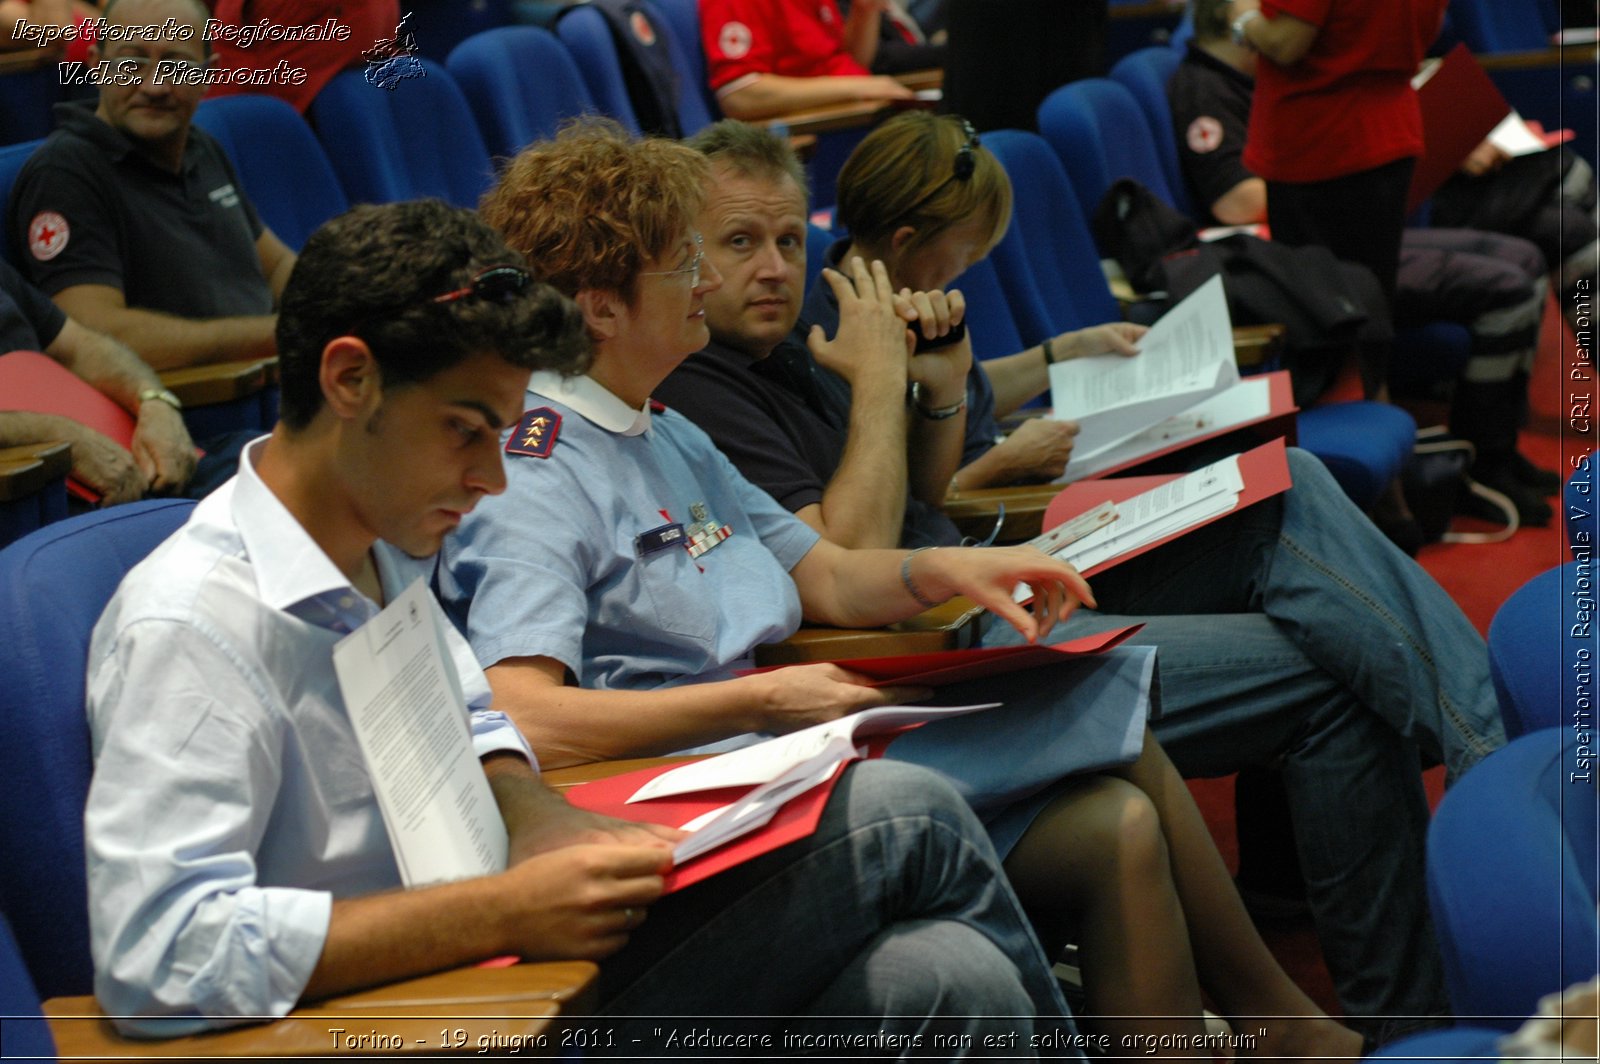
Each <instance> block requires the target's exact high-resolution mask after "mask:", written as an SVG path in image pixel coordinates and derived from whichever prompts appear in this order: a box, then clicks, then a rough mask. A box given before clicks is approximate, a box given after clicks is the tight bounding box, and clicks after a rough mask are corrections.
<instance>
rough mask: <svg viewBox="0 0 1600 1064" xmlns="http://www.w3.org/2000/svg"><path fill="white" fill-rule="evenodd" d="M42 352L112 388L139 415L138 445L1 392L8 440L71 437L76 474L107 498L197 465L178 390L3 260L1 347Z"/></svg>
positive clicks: (184, 478)
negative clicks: (15, 403)
mask: <svg viewBox="0 0 1600 1064" xmlns="http://www.w3.org/2000/svg"><path fill="white" fill-rule="evenodd" d="M10 351H42V352H44V353H45V354H47V355H49V356H50V357H51V358H53V359H55V360H56V361H57V362H59V363H61V364H62V365H63V366H65V367H66V368H67V369H69V370H71V371H72V372H73V373H74V374H76V375H77V376H78V377H80V378H82V379H83V380H84V381H85V382H86V383H87V384H89V385H91V386H92V387H94V388H95V390H97V391H100V392H103V393H105V395H107V396H108V397H109V398H111V399H112V400H113V401H115V402H116V404H117V405H118V406H120V407H122V408H123V409H125V410H127V411H128V412H129V413H130V414H132V415H133V416H134V417H135V418H136V419H137V422H136V424H135V427H134V432H133V445H132V447H131V448H124V447H123V446H122V445H121V444H119V443H117V442H116V441H114V440H111V439H109V438H108V437H106V436H103V435H101V434H100V433H99V432H96V431H95V430H94V429H91V428H89V427H88V426H86V425H83V424H80V423H78V422H76V421H74V420H72V419H71V418H68V417H62V416H60V415H57V414H38V413H33V412H31V411H27V410H17V409H8V407H10V406H11V405H12V403H11V399H10V397H8V396H6V395H4V394H0V447H14V446H17V445H19V444H25V443H44V442H47V441H51V440H63V441H65V442H67V443H69V444H71V445H72V475H73V476H74V477H75V478H76V479H78V480H80V481H82V482H83V483H84V484H87V485H88V486H89V487H91V488H93V489H94V490H95V491H97V492H99V493H100V495H101V498H102V499H103V501H104V502H105V503H106V504H111V503H118V502H128V501H130V500H133V499H137V498H139V497H140V496H141V495H143V494H144V493H145V492H147V491H152V492H163V493H164V492H172V491H177V490H178V489H180V488H182V487H183V486H184V485H185V484H186V483H187V482H188V480H189V478H190V475H191V474H192V473H193V472H194V468H195V453H194V444H193V442H191V441H190V439H189V432H188V430H187V429H186V428H184V424H183V418H182V417H181V416H180V415H179V413H178V409H177V407H176V406H174V405H173V400H172V398H171V395H172V393H171V392H168V391H167V390H166V389H165V388H164V387H162V384H161V380H160V378H158V377H157V376H156V375H155V373H154V372H153V371H152V370H151V369H150V367H149V366H147V365H145V364H144V363H143V362H141V361H139V356H138V355H135V354H134V353H133V352H132V351H130V350H128V349H127V348H126V347H124V346H122V345H121V344H119V343H118V342H117V341H115V340H113V339H111V338H110V337H109V336H104V335H102V334H100V333H97V332H95V331H93V330H91V329H86V328H84V327H83V326H82V325H79V324H78V323H77V322H75V321H73V320H72V319H71V318H69V317H67V315H66V314H64V313H63V312H62V311H61V309H60V308H59V307H57V306H56V305H55V304H54V303H52V302H50V300H49V299H47V298H46V297H45V295H44V293H42V292H40V291H39V290H38V289H37V288H34V287H33V286H32V285H31V284H29V283H28V282H27V281H25V280H23V279H22V275H21V274H19V273H17V271H16V270H14V269H12V268H11V267H10V266H9V265H7V264H6V263H4V262H0V354H4V353H6V352H10Z"/></svg>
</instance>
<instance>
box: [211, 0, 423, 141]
mask: <svg viewBox="0 0 1600 1064" xmlns="http://www.w3.org/2000/svg"><path fill="white" fill-rule="evenodd" d="M212 14H213V16H214V17H215V18H216V19H218V20H219V21H220V22H222V23H223V24H224V25H225V26H238V27H242V28H244V29H247V30H253V31H254V32H253V34H252V36H249V37H245V36H242V35H235V34H229V33H224V34H222V35H220V36H218V37H217V38H216V39H215V40H213V41H212V50H213V51H214V52H215V53H216V63H217V65H218V66H219V67H221V68H223V69H225V70H232V69H238V68H244V69H249V70H280V69H287V68H295V69H297V70H303V71H304V72H305V81H304V82H303V83H301V84H299V85H296V84H293V83H292V82H288V81H278V80H276V79H275V80H273V81H272V82H271V83H269V84H265V85H241V84H218V85H213V86H212V87H211V88H210V90H208V92H207V95H209V96H231V95H233V94H235V93H241V92H251V93H265V94H267V95H269V96H276V97H278V98H279V99H280V100H285V101H287V102H288V103H290V104H292V105H293V106H294V109H295V110H297V111H300V112H301V113H304V112H305V109H306V108H307V107H309V106H311V101H312V100H313V99H314V98H315V97H316V95H317V93H319V92H321V91H322V88H323V86H324V85H326V84H328V82H330V81H332V80H333V76H334V75H335V74H337V73H339V71H341V70H343V69H345V68H346V67H350V66H360V65H361V53H362V52H363V51H365V50H367V49H368V48H371V47H372V46H373V45H374V44H376V43H377V42H378V41H380V40H383V39H385V38H388V37H392V36H394V31H395V26H396V25H397V24H398V23H399V21H400V0H271V2H270V3H269V2H267V0H216V5H215V9H214V11H213V12H212ZM330 18H331V19H335V20H336V21H337V23H338V25H339V26H340V27H342V28H344V29H348V30H349V31H350V32H349V34H348V36H346V37H345V39H344V40H342V41H337V40H319V41H284V40H270V39H267V38H265V37H264V36H262V35H261V34H260V33H259V31H258V30H254V28H255V27H259V25H260V23H261V21H262V20H263V19H265V20H266V21H267V23H268V24H269V26H270V27H274V28H276V27H287V26H322V25H325V24H326V21H327V20H328V19H330ZM340 36H345V35H344V34H340ZM246 41H248V45H249V46H248V47H240V45H241V44H242V43H244V42H246ZM280 63H282V64H284V66H283V67H279V65H278V64H280Z"/></svg>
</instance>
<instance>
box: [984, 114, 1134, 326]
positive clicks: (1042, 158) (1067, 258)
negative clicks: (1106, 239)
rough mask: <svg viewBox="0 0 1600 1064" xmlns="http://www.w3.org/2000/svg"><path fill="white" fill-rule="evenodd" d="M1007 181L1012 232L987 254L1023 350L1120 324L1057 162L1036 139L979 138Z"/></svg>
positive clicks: (1009, 133) (1013, 133)
mask: <svg viewBox="0 0 1600 1064" xmlns="http://www.w3.org/2000/svg"><path fill="white" fill-rule="evenodd" d="M983 146H984V147H985V148H986V149H988V150H989V151H991V152H993V153H994V156H995V158H996V159H998V160H999V161H1000V165H1001V166H1003V167H1005V170H1006V174H1007V175H1008V176H1009V177H1010V178H1011V184H1012V187H1013V189H1014V192H1015V195H1014V196H1013V197H1012V199H1013V204H1014V207H1013V213H1012V218H1011V227H1010V228H1009V229H1008V230H1006V235H1005V237H1004V238H1003V239H1002V240H1001V241H1000V243H999V244H998V245H997V246H996V247H995V249H994V251H993V252H992V253H991V256H990V257H991V259H992V260H993V262H994V268H995V273H996V274H997V276H998V277H999V278H1000V284H1001V287H1002V288H1003V289H1004V291H1005V294H1006V302H1007V304H1008V305H1009V306H1010V308H1011V315H1012V318H1013V319H1014V321H1015V324H1016V328H1017V331H1018V333H1019V334H1020V336H1021V338H1022V341H1023V343H1024V344H1037V343H1042V342H1043V341H1044V340H1046V339H1047V338H1049V337H1052V336H1056V335H1058V334H1060V333H1063V332H1066V331H1067V330H1069V329H1081V328H1084V327H1086V326H1090V325H1098V324H1100V323H1101V322H1107V321H1116V320H1118V319H1120V318H1121V317H1122V315H1121V312H1120V311H1119V309H1118V307H1117V301H1116V299H1115V298H1114V297H1113V296H1112V295H1111V290H1110V288H1109V287H1108V286H1107V285H1106V280H1105V276H1104V274H1102V273H1101V271H1100V258H1099V254H1098V253H1097V252H1096V251H1095V248H1094V238H1093V237H1092V236H1090V234H1089V226H1088V223H1087V222H1086V221H1085V220H1084V216H1083V213H1082V212H1081V211H1080V210H1079V209H1078V207H1077V203H1078V201H1077V199H1076V198H1075V197H1074V195H1073V192H1072V186H1071V184H1070V183H1069V182H1068V180H1067V175H1066V173H1065V172H1064V171H1063V170H1062V167H1061V160H1060V159H1059V158H1058V157H1057V156H1056V154H1055V152H1054V151H1052V150H1051V148H1050V146H1049V145H1048V144H1046V143H1045V141H1044V140H1043V139H1042V138H1041V137H1039V136H1038V135H1037V134H1033V133H1026V132H1022V131H1020V130H1000V131H997V132H993V133H985V134H984V135H983Z"/></svg>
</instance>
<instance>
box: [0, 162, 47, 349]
mask: <svg viewBox="0 0 1600 1064" xmlns="http://www.w3.org/2000/svg"><path fill="white" fill-rule="evenodd" d="M43 143H44V141H43V140H42V139H41V140H29V141H24V142H23V143H21V144H7V145H6V146H5V147H3V148H0V210H4V211H5V223H4V229H5V231H4V232H3V233H0V254H3V255H4V256H5V260H6V261H7V262H9V263H11V264H12V265H13V266H15V265H16V264H17V262H18V261H19V260H18V258H17V250H18V248H17V243H16V241H15V240H13V239H12V233H11V188H12V186H13V185H15V184H16V183H17V175H18V174H19V173H21V172H22V164H23V163H25V162H27V161H28V156H30V155H32V154H33V153H34V152H36V151H38V150H39V145H41V144H43ZM4 353H5V352H3V351H0V354H4Z"/></svg>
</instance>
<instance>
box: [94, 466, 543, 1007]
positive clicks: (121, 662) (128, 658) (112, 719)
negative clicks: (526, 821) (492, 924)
mask: <svg viewBox="0 0 1600 1064" xmlns="http://www.w3.org/2000/svg"><path fill="white" fill-rule="evenodd" d="M261 446H262V444H261V443H260V442H259V441H258V442H257V443H254V444H252V445H251V446H250V447H249V448H248V449H247V450H246V451H245V453H244V455H243V456H242V458H241V461H240V464H239V473H238V475H237V476H236V477H235V478H234V479H233V480H230V481H229V482H228V483H227V484H224V485H223V486H222V487H221V488H219V489H217V491H216V492H214V493H213V494H211V495H210V496H209V497H207V498H206V499H204V500H203V501H201V502H200V503H199V505H197V506H196V507H195V510H194V513H193V515H192V516H191V517H190V519H189V521H188V523H187V524H185V525H184V526H183V527H182V528H180V529H179V530H178V531H177V532H176V533H174V534H173V536H172V537H171V538H170V539H168V540H167V541H166V542H165V543H163V544H162V545H161V546H159V547H157V548H156V550H155V551H154V552H153V553H152V554H151V555H150V557H149V558H147V559H146V560H145V561H143V562H142V563H140V564H139V565H138V566H136V567H135V568H134V569H133V570H132V571H131V572H130V573H129V574H128V576H127V577H126V578H125V579H124V580H123V582H122V585H121V587H119V588H118V590H117V593H116V595H115V596H113V598H112V599H111V602H110V604H109V605H108V606H107V607H106V611H105V613H104V614H103V615H102V616H101V618H100V622H99V624H98V625H96V627H95V630H94V636H93V639H92V641H91V643H90V648H89V677H88V701H89V725H90V730H91V734H92V737H93V744H94V756H95V770H94V778H93V782H92V784H91V786H90V789H89V801H88V809H87V812H86V816H85V834H86V836H87V838H86V841H87V850H88V855H87V856H88V876H89V916H90V929H91V945H92V949H93V953H94V962H95V994H96V996H97V997H98V998H99V999H100V1003H101V1005H102V1006H103V1007H104V1008H105V1010H106V1011H107V1012H109V1013H112V1014H121V1013H127V1014H145V1015H146V1016H167V1017H228V1016H245V1017H248V1016H258V1017H267V1016H281V1015H283V1014H284V1013H286V1012H287V1011H289V1009H290V1008H292V1007H293V1006H294V1004H295V1002H296V1001H298V1000H299V997H300V993H301V991H302V989H303V988H304V987H305V985H306V981H307V979H308V978H309V977H310V975H311V972H312V969H313V968H315V967H316V963H317V959H318V957H319V956H321V953H322V944H323V940H324V938H325V937H326V934H327V929H328V918H329V913H330V911H331V909H332V905H333V899H334V898H339V897H350V896H356V895H362V894H368V893H371V892H374V891H379V890H389V889H393V888H395V887H398V886H400V875H399V871H398V869H397V867H396V865H395V861H394V855H393V850H392V848H391V846H390V843H389V837H388V834H387V833H386V832H385V830H384V826H383V818H382V815H381V814H380V813H379V810H378V805H377V801H376V798H375V797H374V794H373V790H372V783H371V780H370V779H369V777H368V775H367V770H366V762H365V760H364V759H363V758H362V755H361V750H360V747H359V746H358V745H357V743H356V737H355V732H354V730H353V729H352V727H351V724H350V720H349V717H348V716H347V715H346V713H345V709H344V700H343V698H342V697H341V696H340V693H339V684H338V679H337V677H336V675H335V673H334V669H333V658H332V651H333V645H334V644H335V643H336V642H338V641H339V640H340V639H341V638H343V637H344V636H345V635H346V634H348V633H349V632H351V631H353V630H354V629H356V628H358V627H360V626H361V625H362V624H363V623H364V622H366V621H367V620H368V619H369V618H371V617H373V616H374V615H376V613H377V612H378V606H377V605H376V604H375V603H373V602H372V601H371V600H370V599H368V598H367V597H366V596H364V595H363V594H362V593H361V592H360V591H358V590H357V589H356V588H354V587H352V586H351V585H350V582H349V581H348V580H346V579H345V577H344V575H343V574H342V573H340V571H339V570H338V569H337V568H336V567H335V566H334V564H333V562H332V561H331V560H329V558H328V557H327V555H325V554H324V553H323V552H322V550H321V549H320V548H319V547H318V546H317V545H316V544H315V543H314V542H313V541H312V540H311V538H310V537H309V536H307V535H306V532H305V530H304V529H303V528H302V527H301V525H300V524H299V522H297V521H296V520H295V518H294V517H293V516H292V515H291V514H290V513H289V511H288V510H287V509H285V508H284V506H283V504H282V503H281V502H279V501H278V499H277V497H276V496H275V495H273V493H272V491H271V489H269V488H268V487H267V486H266V485H265V484H263V483H262V482H261V480H260V478H259V477H258V476H257V475H256V473H255V468H254V465H253V458H254V454H255V452H256V451H257V450H258V449H259V448H260V447H261ZM373 556H374V558H375V559H376V561H377V566H378V572H379V575H380V577H381V579H382V582H383V589H384V594H385V596H386V597H387V596H392V595H395V594H397V593H399V592H400V591H402V590H404V589H405V587H406V586H408V585H409V584H410V583H411V582H412V581H413V580H415V579H417V578H418V577H419V576H423V575H426V573H427V572H428V570H429V568H430V566H429V565H428V564H426V563H419V562H418V561H416V560H414V559H411V558H407V557H406V556H405V555H404V554H402V553H400V552H399V551H397V550H395V549H394V548H392V547H390V546H388V545H387V544H385V543H378V544H376V545H375V546H374V548H373ZM441 621H442V618H441ZM441 627H443V628H444V629H445V630H446V631H445V638H446V643H447V645H448V647H449V649H450V651H451V657H452V659H453V661H454V663H455V666H456V670H457V672H458V674H459V676H460V679H461V686H462V689H463V691H464V692H465V694H466V697H467V702H468V705H469V708H470V711H471V726H472V734H473V746H474V750H475V751H476V752H477V754H478V755H479V756H480V757H481V756H483V755H485V754H488V753H490V752H492V751H496V750H513V751H517V752H520V753H522V754H524V755H527V756H529V757H530V760H531V755H529V754H528V750H527V745H526V744H525V743H524V742H523V740H522V736H521V734H520V733H519V732H518V731H517V730H516V728H515V727H514V726H513V725H512V724H511V722H510V721H509V720H508V719H507V718H506V717H505V716H503V715H502V714H499V713H495V712H490V711H489V710H488V708H487V707H488V703H489V687H488V684H487V682H486V681H485V680H484V677H483V672H482V670H481V669H479V668H478V665H477V662H476V661H475V660H474V659H473V657H472V652H471V650H470V648H468V647H467V645H466V643H465V641H464V640H462V639H461V638H460V636H459V635H458V634H457V633H456V632H455V631H454V630H453V629H451V626H450V625H449V624H443V623H442V624H441ZM226 1022H227V1021H226V1020H218V1019H210V1020H198V1019H176V1018H169V1019H164V1020H159V1019H145V1020H134V1021H128V1022H122V1023H119V1026H121V1027H122V1028H123V1029H124V1030H126V1031H129V1032H131V1033H142V1034H160V1035H174V1034H180V1033H184V1032H186V1031H192V1030H196V1029H199V1028H203V1027H211V1026H218V1025H220V1024H222V1023H226Z"/></svg>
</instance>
